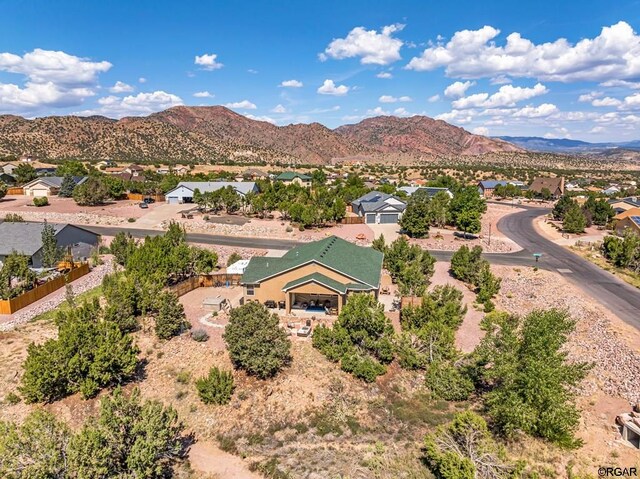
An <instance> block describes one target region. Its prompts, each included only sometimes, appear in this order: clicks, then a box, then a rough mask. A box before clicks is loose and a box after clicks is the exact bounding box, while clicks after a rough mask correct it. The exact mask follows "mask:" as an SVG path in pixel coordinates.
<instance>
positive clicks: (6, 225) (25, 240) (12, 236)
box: [0, 221, 100, 268]
mask: <svg viewBox="0 0 640 479" xmlns="http://www.w3.org/2000/svg"><path fill="white" fill-rule="evenodd" d="M49 224H50V225H51V226H53V229H54V230H55V235H56V240H57V242H58V246H59V247H60V248H63V249H64V250H65V251H66V250H67V248H68V247H71V253H72V254H73V258H74V259H75V260H85V259H87V258H89V256H90V254H91V250H92V248H95V247H96V246H97V245H98V243H99V240H100V235H98V234H96V233H94V232H92V231H89V230H86V229H84V228H80V227H78V226H74V225H70V224H66V223H49ZM43 229H44V223H31V222H19V223H12V222H6V221H4V222H2V223H0V261H4V258H5V257H6V256H8V255H10V254H11V253H12V252H14V251H15V252H17V253H20V254H24V255H26V256H28V257H29V263H30V265H31V267H33V268H41V267H42V254H41V250H42V230H43Z"/></svg>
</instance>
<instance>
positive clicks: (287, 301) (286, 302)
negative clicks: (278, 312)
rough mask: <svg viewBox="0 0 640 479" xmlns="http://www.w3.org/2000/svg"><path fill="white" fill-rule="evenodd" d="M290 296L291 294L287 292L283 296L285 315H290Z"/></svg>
mask: <svg viewBox="0 0 640 479" xmlns="http://www.w3.org/2000/svg"><path fill="white" fill-rule="evenodd" d="M292 294H293V293H289V292H287V293H286V294H285V295H284V306H285V311H286V312H287V314H290V313H291V295H292Z"/></svg>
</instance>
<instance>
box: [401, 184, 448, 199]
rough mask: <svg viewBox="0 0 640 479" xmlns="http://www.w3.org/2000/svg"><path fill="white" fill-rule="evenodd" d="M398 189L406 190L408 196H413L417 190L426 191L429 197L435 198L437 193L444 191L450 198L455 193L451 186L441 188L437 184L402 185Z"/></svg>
mask: <svg viewBox="0 0 640 479" xmlns="http://www.w3.org/2000/svg"><path fill="white" fill-rule="evenodd" d="M398 190H400V191H404V192H405V193H406V194H407V196H411V195H412V194H414V193H415V192H416V191H426V192H427V195H429V198H433V197H434V196H435V195H437V194H438V193H440V192H441V191H443V192H445V193H446V194H447V195H448V196H449V198H453V193H451V191H450V190H449V188H439V187H435V186H401V187H400V188H398Z"/></svg>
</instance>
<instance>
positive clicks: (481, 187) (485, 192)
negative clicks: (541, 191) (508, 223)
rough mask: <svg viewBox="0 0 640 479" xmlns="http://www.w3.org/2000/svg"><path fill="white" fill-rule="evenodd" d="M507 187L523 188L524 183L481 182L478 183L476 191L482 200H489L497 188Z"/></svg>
mask: <svg viewBox="0 0 640 479" xmlns="http://www.w3.org/2000/svg"><path fill="white" fill-rule="evenodd" d="M507 185H514V186H516V187H517V188H520V189H522V187H524V183H523V182H522V181H516V180H511V181H505V180H500V181H498V180H482V181H480V182H479V183H478V191H479V192H480V195H482V196H483V197H484V198H491V197H492V196H493V193H494V192H495V189H496V187H497V186H507Z"/></svg>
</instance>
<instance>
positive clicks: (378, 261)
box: [242, 236, 383, 289]
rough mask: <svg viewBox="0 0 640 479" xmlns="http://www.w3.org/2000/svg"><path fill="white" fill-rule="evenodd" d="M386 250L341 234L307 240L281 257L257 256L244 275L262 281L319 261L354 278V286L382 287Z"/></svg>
mask: <svg viewBox="0 0 640 479" xmlns="http://www.w3.org/2000/svg"><path fill="white" fill-rule="evenodd" d="M382 257H383V255H382V253H380V252H379V251H376V250H374V249H373V248H366V247H363V246H357V245H355V244H353V243H350V242H349V241H345V240H343V239H341V238H338V237H337V236H329V237H328V238H325V239H322V240H320V241H314V242H312V243H307V244H304V245H301V246H298V247H296V248H293V249H291V250H290V251H288V252H287V253H286V254H285V255H284V256H282V257H281V258H266V257H264V256H254V257H253V258H251V261H249V264H248V265H247V268H246V269H245V271H244V275H243V276H242V282H243V283H246V284H255V283H260V282H261V281H263V280H265V279H266V278H269V277H272V276H277V275H278V274H280V273H283V272H284V271H289V270H291V269H295V268H297V267H299V266H301V265H303V264H307V263H311V262H315V263H318V264H321V265H323V266H325V267H327V268H329V269H332V270H334V271H337V272H339V273H341V274H344V275H345V276H347V277H349V278H352V279H353V280H354V281H353V283H354V284H353V286H354V287H353V288H349V289H357V287H358V285H359V284H362V285H365V286H364V288H365V289H366V287H367V286H366V285H370V286H371V287H378V286H379V285H380V274H381V271H382Z"/></svg>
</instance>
